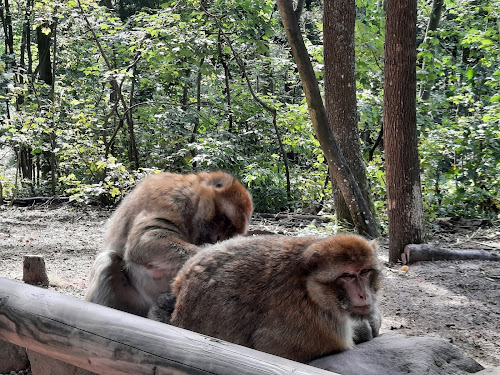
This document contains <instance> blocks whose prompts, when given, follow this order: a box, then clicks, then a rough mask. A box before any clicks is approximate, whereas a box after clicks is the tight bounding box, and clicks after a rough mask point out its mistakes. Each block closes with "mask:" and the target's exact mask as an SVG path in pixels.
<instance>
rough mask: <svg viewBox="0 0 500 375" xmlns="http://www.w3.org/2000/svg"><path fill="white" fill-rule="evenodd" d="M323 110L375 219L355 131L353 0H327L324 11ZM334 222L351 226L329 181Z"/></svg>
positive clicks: (335, 188) (333, 180)
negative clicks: (333, 208)
mask: <svg viewBox="0 0 500 375" xmlns="http://www.w3.org/2000/svg"><path fill="white" fill-rule="evenodd" d="M323 12H324V13H323V43H324V57H325V59H324V63H325V68H324V70H325V71H324V74H325V108H326V113H327V115H328V120H329V121H330V125H331V127H332V130H333V134H334V135H335V137H336V138H337V141H338V143H339V147H340V150H341V151H342V155H344V157H345V159H346V161H347V165H349V168H350V169H351V172H352V174H353V176H354V179H355V180H356V182H357V183H358V186H359V189H360V190H361V193H362V194H363V197H364V198H365V201H366V203H367V204H368V206H369V208H370V211H371V213H372V215H373V217H374V218H375V217H376V215H375V207H374V206H373V201H372V199H371V196H370V187H369V185H368V180H367V178H366V168H365V161H364V159H363V155H362V153H361V145H360V139H359V131H358V114H357V104H356V77H355V72H354V71H355V48H354V47H355V46H354V24H355V20H356V3H355V0H326V1H325V5H324V11H323ZM332 184H333V199H334V202H335V212H336V214H337V219H339V220H342V221H348V222H351V223H352V222H353V221H352V218H351V214H350V212H349V208H348V206H347V204H346V202H345V200H344V197H343V196H342V193H341V192H340V190H339V188H338V185H337V183H336V182H335V179H334V178H332Z"/></svg>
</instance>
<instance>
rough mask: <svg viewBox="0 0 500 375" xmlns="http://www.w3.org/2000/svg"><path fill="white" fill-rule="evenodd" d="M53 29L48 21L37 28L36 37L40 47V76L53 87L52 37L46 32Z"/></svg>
mask: <svg viewBox="0 0 500 375" xmlns="http://www.w3.org/2000/svg"><path fill="white" fill-rule="evenodd" d="M50 29H51V27H50V25H49V23H48V22H47V21H45V22H43V23H42V24H41V25H40V26H38V27H37V28H36V37H37V45H38V74H39V75H40V79H41V80H42V81H44V82H45V83H46V84H47V85H52V64H51V62H50V35H51V33H52V32H49V33H48V34H46V33H45V32H46V30H50Z"/></svg>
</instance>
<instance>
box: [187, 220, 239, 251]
mask: <svg viewBox="0 0 500 375" xmlns="http://www.w3.org/2000/svg"><path fill="white" fill-rule="evenodd" d="M241 232H242V231H238V230H237V229H236V228H235V227H234V226H233V225H232V223H231V221H230V220H229V219H228V218H227V217H225V216H224V215H216V217H214V218H213V219H212V220H210V221H206V222H202V223H200V227H199V228H198V237H197V238H196V240H195V244H196V245H197V246H201V245H203V244H214V243H216V242H220V241H224V240H227V239H229V238H231V237H234V236H235V235H237V234H241Z"/></svg>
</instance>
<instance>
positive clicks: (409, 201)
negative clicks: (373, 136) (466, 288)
mask: <svg viewBox="0 0 500 375" xmlns="http://www.w3.org/2000/svg"><path fill="white" fill-rule="evenodd" d="M416 21H417V0H408V1H399V0H388V1H387V20H386V40H385V67H384V74H385V83H384V145H385V166H386V178H387V210H388V218H389V261H390V262H392V263H396V262H397V261H398V260H399V259H400V254H401V253H402V252H403V249H404V247H405V245H407V244H409V243H421V242H422V241H423V237H424V209H423V202H422V191H421V187H420V171H419V164H420V163H419V155H418V149H417V126H416V81H417V79H416Z"/></svg>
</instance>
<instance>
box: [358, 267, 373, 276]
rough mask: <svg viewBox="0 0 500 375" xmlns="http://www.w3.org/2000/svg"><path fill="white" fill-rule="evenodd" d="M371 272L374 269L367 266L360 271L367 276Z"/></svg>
mask: <svg viewBox="0 0 500 375" xmlns="http://www.w3.org/2000/svg"><path fill="white" fill-rule="evenodd" d="M370 272H372V269H371V268H365V269H364V270H361V272H360V273H359V274H360V275H361V276H366V275H368V274H369V273H370Z"/></svg>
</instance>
